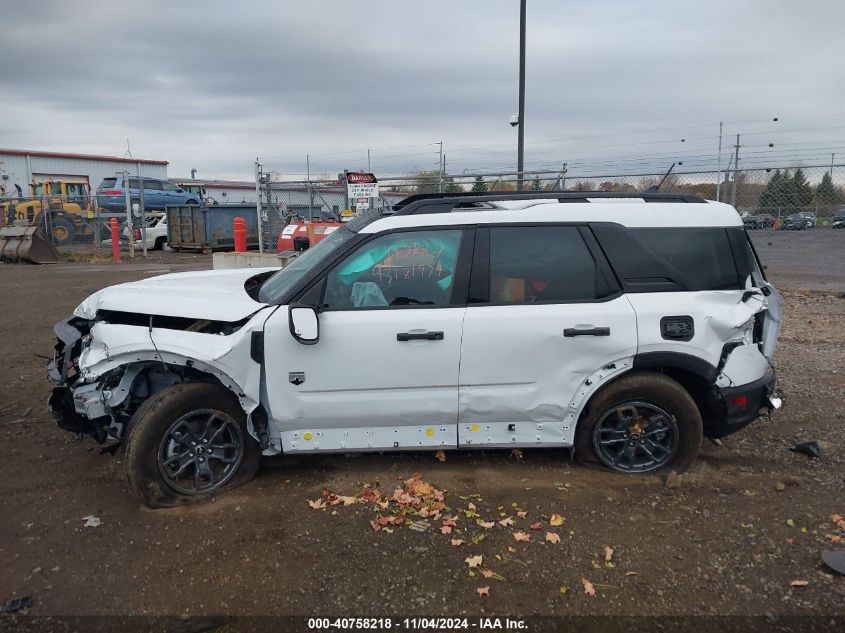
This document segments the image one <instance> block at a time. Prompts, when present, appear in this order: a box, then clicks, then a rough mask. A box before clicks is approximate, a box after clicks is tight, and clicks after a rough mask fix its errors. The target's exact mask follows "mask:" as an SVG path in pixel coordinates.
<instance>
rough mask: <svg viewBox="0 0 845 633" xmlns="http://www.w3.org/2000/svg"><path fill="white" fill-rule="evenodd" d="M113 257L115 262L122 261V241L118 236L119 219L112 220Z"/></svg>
mask: <svg viewBox="0 0 845 633" xmlns="http://www.w3.org/2000/svg"><path fill="white" fill-rule="evenodd" d="M111 256H112V259H113V260H114V261H116V262H119V261H120V239H119V238H118V236H117V218H112V219H111Z"/></svg>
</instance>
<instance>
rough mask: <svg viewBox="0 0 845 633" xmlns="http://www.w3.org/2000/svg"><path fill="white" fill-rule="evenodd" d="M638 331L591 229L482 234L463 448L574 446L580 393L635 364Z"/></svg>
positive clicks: (464, 379)
mask: <svg viewBox="0 0 845 633" xmlns="http://www.w3.org/2000/svg"><path fill="white" fill-rule="evenodd" d="M636 330H637V328H636V317H635V314H634V310H633V308H632V307H631V304H630V303H629V302H628V300H627V299H626V298H625V296H623V295H622V294H621V292H620V291H619V288H618V285H617V283H616V281H615V278H614V277H613V275H612V273H611V271H610V268H609V266H608V264H607V262H606V261H605V260H604V257H603V255H602V254H601V252H600V250H599V249H598V246H597V244H596V243H595V239H594V238H593V237H592V234H591V233H590V231H589V230H588V229H587V228H586V227H582V226H577V225H544V226H536V225H533V226H532V225H523V226H515V225H509V226H490V227H489V228H479V229H478V231H477V238H476V244H475V256H474V259H473V270H472V277H471V283H470V295H469V305H468V308H467V314H466V319H465V321H464V331H463V345H462V347H461V369H460V393H459V398H460V402H459V423H458V441H459V444H460V445H464V446H471V445H491V446H509V445H510V446H513V445H543V444H547V445H568V444H571V442H572V436H573V433H574V428H575V421H576V420H575V419H574V416H575V414H577V408H578V403H579V402H580V400H581V398H580V396H579V394H581V393H582V392H584V390H585V389H586V390H587V391H589V389H590V386H591V385H592V384H595V383H596V382H597V381H600V380H601V378H603V377H605V376H606V375H607V374H608V373H609V372H612V371H618V370H621V369H622V367H623V363H622V362H621V361H622V360H623V359H627V360H629V361H630V358H631V357H632V356H634V354H635V353H636V349H637V336H636ZM615 363H616V365H614V364H615Z"/></svg>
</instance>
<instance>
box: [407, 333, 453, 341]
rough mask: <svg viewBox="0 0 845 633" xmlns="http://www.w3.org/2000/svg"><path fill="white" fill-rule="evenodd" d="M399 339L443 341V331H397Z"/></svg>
mask: <svg viewBox="0 0 845 633" xmlns="http://www.w3.org/2000/svg"><path fill="white" fill-rule="evenodd" d="M396 340H397V341H442V340H443V332H397V334H396Z"/></svg>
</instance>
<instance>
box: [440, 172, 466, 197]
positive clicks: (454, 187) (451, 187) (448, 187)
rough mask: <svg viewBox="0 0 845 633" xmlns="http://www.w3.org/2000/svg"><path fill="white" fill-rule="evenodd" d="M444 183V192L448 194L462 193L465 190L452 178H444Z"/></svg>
mask: <svg viewBox="0 0 845 633" xmlns="http://www.w3.org/2000/svg"><path fill="white" fill-rule="evenodd" d="M443 182H444V185H443V191H445V192H446V193H461V192H463V190H464V188H463V187H462V186H461V185H459V184H458V183H456V182H455V181H454V180H453V179H452V177H451V176H447V177H446V178H444V180H443Z"/></svg>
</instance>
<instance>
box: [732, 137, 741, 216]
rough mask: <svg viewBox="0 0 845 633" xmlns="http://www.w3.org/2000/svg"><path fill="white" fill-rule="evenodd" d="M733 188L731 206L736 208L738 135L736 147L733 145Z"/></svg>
mask: <svg viewBox="0 0 845 633" xmlns="http://www.w3.org/2000/svg"><path fill="white" fill-rule="evenodd" d="M734 151H735V153H734V186H733V191H732V192H731V206H732V207H736V181H737V179H738V178H739V134H737V135H736V145H734Z"/></svg>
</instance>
